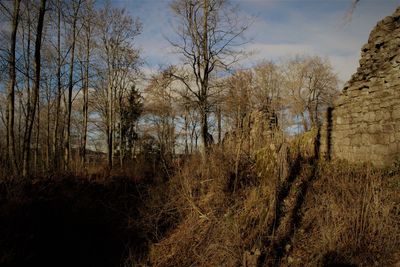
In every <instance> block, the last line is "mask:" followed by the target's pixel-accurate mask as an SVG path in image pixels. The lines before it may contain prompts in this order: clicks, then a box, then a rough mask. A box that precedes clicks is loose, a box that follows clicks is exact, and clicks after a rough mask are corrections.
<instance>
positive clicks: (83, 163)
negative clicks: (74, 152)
mask: <svg viewBox="0 0 400 267" xmlns="http://www.w3.org/2000/svg"><path fill="white" fill-rule="evenodd" d="M88 23H90V21H89V22H88ZM90 31H91V29H90V25H88V26H87V36H86V65H85V77H84V80H85V84H84V87H83V138H82V143H81V166H82V167H83V168H85V167H86V142H87V128H88V119H89V112H88V111H89V60H90V34H91V33H90Z"/></svg>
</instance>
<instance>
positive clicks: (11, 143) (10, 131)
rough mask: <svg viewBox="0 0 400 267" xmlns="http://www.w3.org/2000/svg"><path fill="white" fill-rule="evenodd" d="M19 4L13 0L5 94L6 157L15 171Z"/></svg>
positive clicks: (18, 0)
mask: <svg viewBox="0 0 400 267" xmlns="http://www.w3.org/2000/svg"><path fill="white" fill-rule="evenodd" d="M19 6H20V0H16V1H15V2H14V14H13V22H12V32H11V45H10V56H9V76H10V77H9V78H10V81H9V83H10V84H9V87H8V96H7V152H8V159H9V161H10V163H11V166H12V170H13V172H14V173H17V169H18V167H17V162H16V156H15V135H14V119H15V118H14V116H15V110H14V108H15V90H14V87H15V82H16V81H15V80H16V73H15V46H16V39H17V28H18V21H19Z"/></svg>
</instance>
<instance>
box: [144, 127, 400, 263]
mask: <svg viewBox="0 0 400 267" xmlns="http://www.w3.org/2000/svg"><path fill="white" fill-rule="evenodd" d="M309 135H310V136H302V137H299V138H296V139H293V140H291V141H287V140H279V139H275V140H273V141H271V142H269V143H267V145H265V147H262V148H259V149H254V150H252V151H251V152H249V151H243V152H242V153H241V154H240V156H239V157H237V154H235V153H232V151H233V152H235V151H237V150H235V149H234V148H233V149H232V148H229V149H226V148H225V149H222V148H216V149H213V151H212V152H210V154H209V156H208V159H207V160H204V158H203V157H202V156H201V155H197V156H192V157H191V158H190V159H189V160H187V161H186V162H185V164H184V165H183V166H182V168H181V169H180V170H179V171H178V172H177V173H176V175H174V176H173V177H171V178H170V180H169V181H168V182H167V184H166V185H165V188H164V189H163V191H162V192H160V195H159V196H157V197H156V198H157V199H158V206H157V207H158V210H159V211H161V214H160V213H157V212H155V211H156V210H157V209H153V212H154V213H155V214H158V217H157V216H156V217H157V219H156V220H155V221H154V220H153V221H149V224H148V225H153V227H154V225H155V227H156V228H157V227H158V226H157V225H159V224H160V223H161V224H162V222H163V221H164V220H163V218H166V221H168V223H167V225H168V227H166V228H165V227H164V230H165V231H163V232H162V234H159V235H157V237H156V238H155V239H154V240H153V241H154V243H153V244H152V245H151V246H150V253H149V257H148V260H147V263H146V264H147V265H151V266H304V265H305V266H327V265H335V264H348V265H354V266H371V265H379V266H382V265H390V264H394V263H395V262H396V261H397V260H398V259H396V255H397V254H396V253H398V249H397V248H398V247H399V246H400V243H399V240H400V238H399V237H400V236H399V233H400V232H399V222H400V215H399V208H398V207H399V203H400V201H399V197H398V195H399V189H400V187H399V183H400V182H399V181H400V180H399V177H400V176H399V172H398V170H396V168H395V167H393V168H391V169H390V170H377V169H374V168H373V167H372V166H367V165H362V166H357V165H350V164H348V163H345V162H341V161H332V162H325V161H324V160H323V159H321V160H317V159H316V158H314V156H313V155H312V154H313V151H314V150H313V147H312V145H313V142H312V138H313V136H314V135H313V134H309ZM310 140H311V141H310ZM238 160H239V162H238ZM237 166H239V168H237ZM163 193H164V194H163ZM165 195H167V197H162V196H165ZM156 202H157V201H156ZM160 207H162V208H160ZM163 214H164V215H163ZM154 216H155V215H154V214H153V217H154ZM155 222H156V223H155ZM150 232H155V231H154V230H153V231H150Z"/></svg>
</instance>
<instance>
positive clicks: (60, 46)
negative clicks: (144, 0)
mask: <svg viewBox="0 0 400 267" xmlns="http://www.w3.org/2000/svg"><path fill="white" fill-rule="evenodd" d="M1 12H2V14H3V16H2V18H3V19H2V20H3V21H2V24H3V25H7V26H5V27H2V28H1V31H2V32H1V38H2V40H1V66H2V69H1V80H0V82H1V89H2V94H1V101H2V105H1V107H2V108H1V118H2V125H1V157H2V162H3V164H4V165H6V166H8V167H12V170H13V172H15V173H17V172H22V174H23V175H24V176H27V175H29V174H30V173H31V172H32V171H43V170H69V169H70V168H71V164H72V163H74V164H75V165H76V166H81V167H84V166H85V163H86V151H87V149H88V143H89V139H90V138H95V139H100V138H101V136H102V134H104V135H105V136H106V143H107V147H109V148H111V149H110V153H109V155H112V152H113V147H114V146H115V144H116V143H119V144H120V146H121V147H122V148H123V150H124V151H126V152H125V155H124V157H125V156H127V154H128V153H129V151H130V148H131V146H132V145H131V143H132V139H133V138H134V136H135V135H134V131H133V130H132V126H131V125H132V122H134V121H135V120H136V118H137V117H138V113H139V112H140V106H141V104H140V99H139V98H140V97H139V93H138V91H137V90H136V88H135V79H137V77H138V75H137V74H138V70H139V69H138V68H139V65H140V58H139V51H138V49H137V48H136V47H135V46H134V41H135V37H136V36H137V35H138V34H140V32H141V29H142V25H141V23H140V21H139V20H138V19H136V18H133V17H132V16H130V15H129V14H128V13H127V12H126V11H125V10H124V9H118V8H115V7H113V6H111V4H110V3H109V2H108V3H106V4H104V5H101V4H100V3H94V1H90V0H85V1H83V0H73V1H64V0H48V1H47V0H41V1H33V0H16V1H10V2H5V3H2V4H1ZM91 114H92V115H91ZM93 131H94V132H99V133H98V134H95V135H94V137H93V136H91V135H90V133H91V132H93ZM117 133H118V134H117ZM108 159H109V165H110V166H112V157H111V156H109V157H108Z"/></svg>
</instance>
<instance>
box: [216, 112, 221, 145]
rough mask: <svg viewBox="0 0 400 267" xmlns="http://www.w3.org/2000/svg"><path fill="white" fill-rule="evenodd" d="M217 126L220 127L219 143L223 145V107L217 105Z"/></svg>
mask: <svg viewBox="0 0 400 267" xmlns="http://www.w3.org/2000/svg"><path fill="white" fill-rule="evenodd" d="M217 128H218V145H221V143H222V139H221V136H222V114H221V108H220V107H217Z"/></svg>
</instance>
